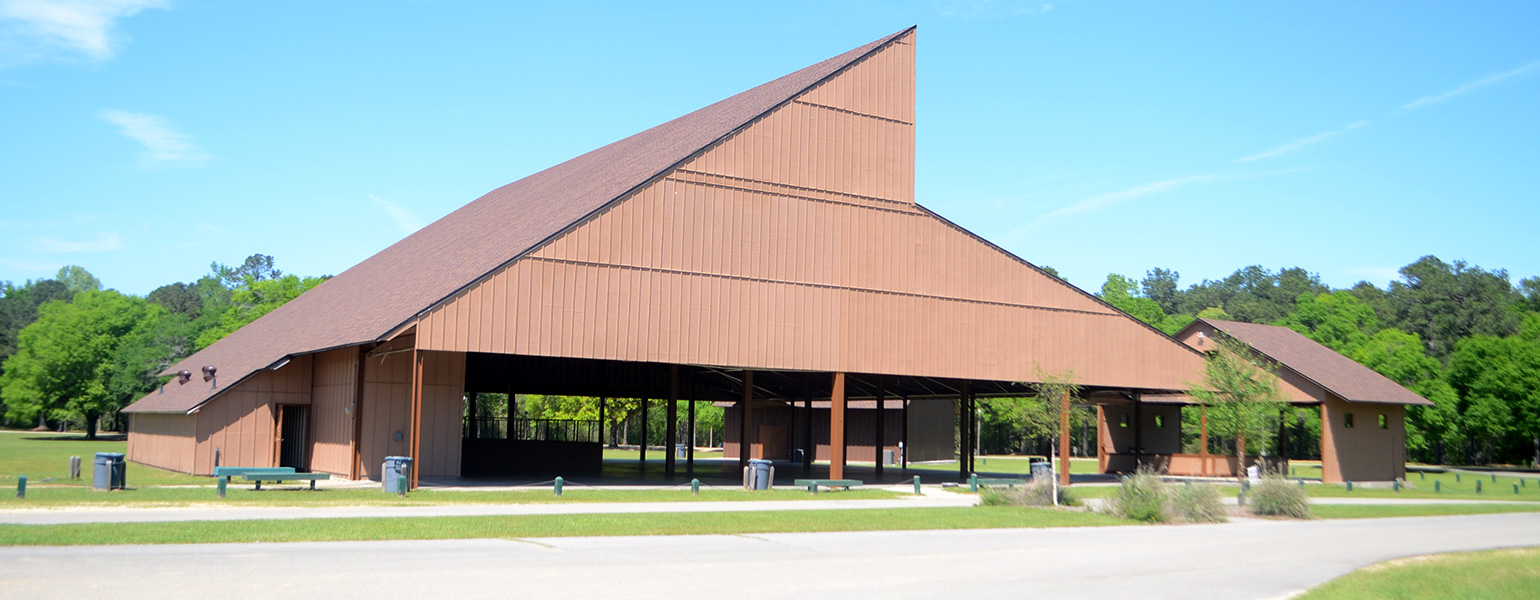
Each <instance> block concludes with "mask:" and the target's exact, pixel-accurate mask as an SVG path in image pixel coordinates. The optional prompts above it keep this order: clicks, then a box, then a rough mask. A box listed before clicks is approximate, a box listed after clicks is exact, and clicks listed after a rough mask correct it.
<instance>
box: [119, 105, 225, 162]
mask: <svg viewBox="0 0 1540 600" xmlns="http://www.w3.org/2000/svg"><path fill="white" fill-rule="evenodd" d="M101 117H102V118H103V119H106V120H107V121H108V122H110V123H112V124H114V125H117V126H118V132H119V133H122V134H123V136H124V137H127V138H128V139H131V140H134V141H136V142H139V143H140V144H143V145H144V154H142V155H140V157H141V158H142V159H143V160H144V161H145V162H146V163H163V164H181V165H188V166H191V165H197V164H201V163H203V161H205V160H208V157H209V155H208V154H207V153H205V152H204V151H203V149H202V148H199V147H198V145H197V144H194V143H193V141H192V138H191V137H189V136H188V135H187V134H185V133H182V132H180V131H177V130H175V129H173V128H172V127H171V124H170V123H169V122H167V121H166V119H164V118H162V117H157V116H155V115H146V114H141V113H132V112H127V111H122V110H113V109H107V110H104V111H102V112H101Z"/></svg>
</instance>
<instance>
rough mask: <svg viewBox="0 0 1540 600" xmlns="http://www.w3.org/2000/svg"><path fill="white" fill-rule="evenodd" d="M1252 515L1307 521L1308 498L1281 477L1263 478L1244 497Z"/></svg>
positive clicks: (1309, 514)
mask: <svg viewBox="0 0 1540 600" xmlns="http://www.w3.org/2000/svg"><path fill="white" fill-rule="evenodd" d="M1246 502H1247V503H1248V504H1250V505H1251V512H1252V514H1256V515H1264V516H1275V517H1290V518H1295V519H1309V518H1311V517H1313V516H1314V515H1312V514H1311V512H1310V498H1309V497H1308V496H1306V495H1305V490H1304V489H1303V488H1301V487H1299V486H1298V485H1296V484H1292V483H1289V480H1287V479H1284V478H1282V477H1264V478H1262V481H1260V482H1258V483H1257V484H1256V485H1254V486H1251V493H1249V494H1247V495H1246Z"/></svg>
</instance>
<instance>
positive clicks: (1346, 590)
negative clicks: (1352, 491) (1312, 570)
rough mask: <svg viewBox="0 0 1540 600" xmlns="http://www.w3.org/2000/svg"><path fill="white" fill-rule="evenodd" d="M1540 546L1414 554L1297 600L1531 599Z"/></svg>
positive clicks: (1536, 587) (1539, 587)
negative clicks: (1385, 599) (1389, 599)
mask: <svg viewBox="0 0 1540 600" xmlns="http://www.w3.org/2000/svg"><path fill="white" fill-rule="evenodd" d="M1537 591H1540V548H1514V549H1507V550H1489V551H1486V552H1462V553H1456V554H1434V555H1429V556H1414V557H1411V558H1401V559H1396V560H1392V561H1387V562H1382V563H1380V564H1377V565H1371V566H1368V567H1364V568H1362V569H1359V570H1357V571H1354V572H1352V573H1348V574H1347V575H1344V576H1342V577H1339V578H1337V579H1334V580H1332V581H1329V582H1326V583H1325V584H1323V585H1320V586H1318V587H1316V588H1315V589H1312V590H1310V591H1309V592H1306V593H1305V594H1304V595H1302V596H1299V597H1298V598H1299V599H1300V600H1335V599H1337V598H1353V599H1359V598H1367V599H1374V598H1396V599H1402V600H1415V599H1420V598H1429V599H1439V600H1448V599H1458V598H1495V599H1502V598H1534V597H1535V596H1536V593H1537Z"/></svg>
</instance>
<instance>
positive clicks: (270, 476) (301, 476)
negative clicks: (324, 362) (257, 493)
mask: <svg viewBox="0 0 1540 600" xmlns="http://www.w3.org/2000/svg"><path fill="white" fill-rule="evenodd" d="M241 478H242V479H245V480H246V481H251V482H255V483H256V484H257V486H256V487H255V488H252V489H254V490H260V489H262V482H264V481H267V482H271V483H283V482H285V481H305V480H309V481H310V489H312V490H313V489H315V482H316V480H326V479H331V478H332V476H331V475H330V474H328V473H247V474H245V475H241Z"/></svg>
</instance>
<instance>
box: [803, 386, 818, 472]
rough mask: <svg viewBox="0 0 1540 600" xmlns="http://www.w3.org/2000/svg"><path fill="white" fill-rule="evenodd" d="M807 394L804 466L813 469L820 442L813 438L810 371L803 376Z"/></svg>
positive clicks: (804, 397)
mask: <svg viewBox="0 0 1540 600" xmlns="http://www.w3.org/2000/svg"><path fill="white" fill-rule="evenodd" d="M802 380H803V384H804V387H805V388H806V389H807V392H806V394H805V395H804V396H803V397H802V424H803V429H805V430H806V431H807V435H804V436H803V437H802V468H803V470H811V469H812V468H813V459H815V458H818V442H817V441H815V440H814V438H813V374H812V373H808V374H806V375H804V376H803V378H802Z"/></svg>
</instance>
